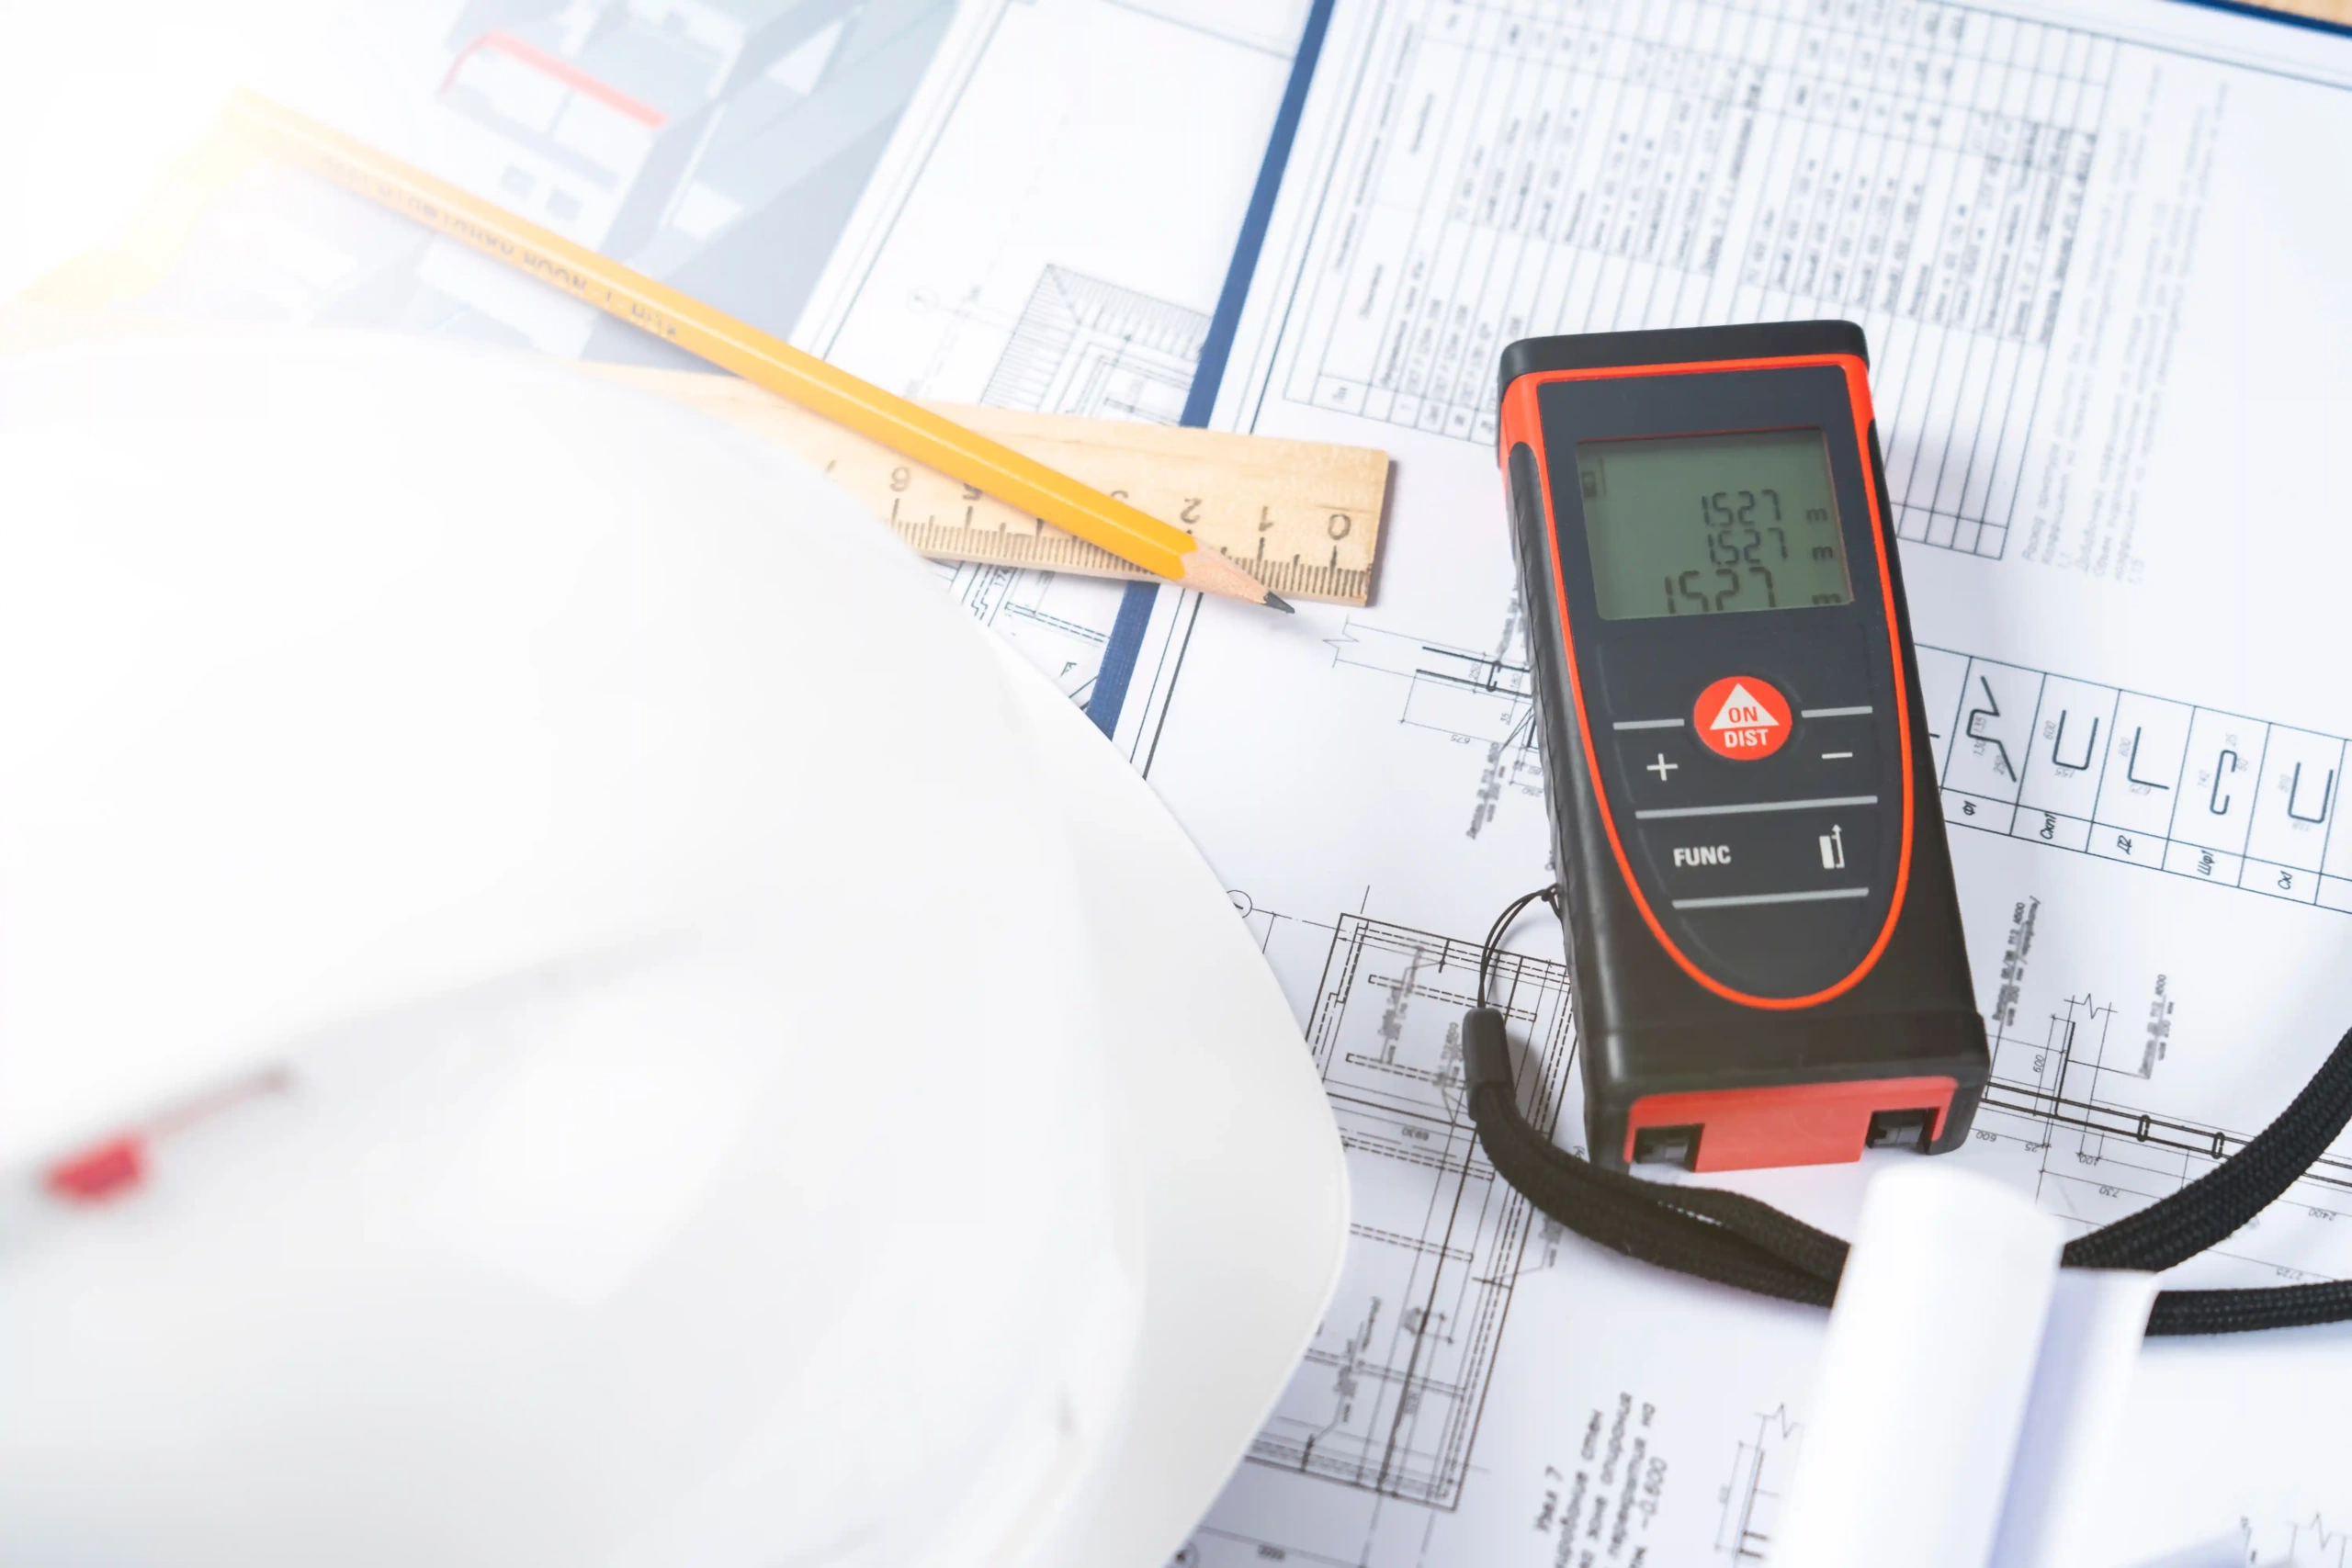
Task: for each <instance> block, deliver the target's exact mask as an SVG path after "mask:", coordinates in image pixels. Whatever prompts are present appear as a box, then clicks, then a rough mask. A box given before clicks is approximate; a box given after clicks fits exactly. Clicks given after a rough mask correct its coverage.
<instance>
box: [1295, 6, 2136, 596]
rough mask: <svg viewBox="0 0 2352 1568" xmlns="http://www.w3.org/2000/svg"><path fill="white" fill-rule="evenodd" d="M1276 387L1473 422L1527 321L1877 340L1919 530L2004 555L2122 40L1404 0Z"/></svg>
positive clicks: (1368, 93) (1337, 403)
mask: <svg viewBox="0 0 2352 1568" xmlns="http://www.w3.org/2000/svg"><path fill="white" fill-rule="evenodd" d="M1386 12H1387V15H1386V16H1385V18H1384V20H1383V22H1382V24H1381V28H1380V31H1379V36H1378V37H1377V39H1375V40H1374V43H1373V46H1372V49H1371V51H1370V52H1369V54H1368V55H1367V56H1366V66H1365V70H1364V73H1363V77H1362V78H1361V80H1360V81H1359V83H1358V85H1357V88H1356V92H1355V94H1354V96H1353V101H1352V103H1351V107H1350V112H1349V119H1350V124H1349V127H1348V130H1347V131H1346V133H1345V134H1346V143H1345V146H1344V149H1343V151H1342V152H1341V153H1340V158H1341V164H1342V166H1341V167H1340V169H1339V170H1338V171H1336V172H1337V173H1338V174H1339V175H1340V178H1337V179H1335V180H1334V181H1333V183H1332V185H1331V186H1330V189H1329V193H1328V195H1327V196H1326V198H1325V202H1326V206H1325V209H1324V210H1323V211H1321V212H1320V213H1319V214H1318V217H1317V222H1316V225H1315V238H1314V241H1313V244H1314V247H1315V254H1313V255H1311V256H1310V259H1309V262H1308V265H1307V268H1306V274H1305V279H1306V288H1305V290H1304V291H1303V293H1304V298H1303V299H1302V300H1301V301H1300V303H1302V304H1303V305H1304V306H1305V309H1306V321H1305V322H1304V333H1303V336H1302V344H1303V346H1302V350H1301V352H1300V354H1299V355H1298V356H1297V358H1296V359H1295V361H1294V362H1293V367H1292V371H1291V376H1290V382H1289V386H1288V388H1287V394H1288V396H1289V397H1291V398H1292V399H1294V400H1297V401H1300V402H1307V403H1313V404H1316V405H1317V406H1320V407H1324V408H1330V409H1337V410H1344V411H1346V412H1352V413H1360V414H1363V415H1367V416H1369V417H1371V418H1374V419H1378V420H1382V421H1385V422H1386V423H1394V424H1402V425H1408V426H1411V427H1413V428H1416V429H1419V430H1426V431H1433V432H1437V433H1440V434H1448V435H1454V436H1459V437H1462V438H1464V439H1465V440H1474V441H1481V442H1488V441H1492V440H1493V439H1494V435H1495V418H1494V416H1495V404H1494V381H1493V367H1494V364H1495V357H1496V355H1497V354H1498V352H1499V350H1500V349H1501V348H1502V346H1503V345H1504V344H1508V343H1510V341H1512V340H1513V339H1515V338H1521V337H1528V336H1538V335H1542V334H1545V333H1581V332H1606V331H1612V330H1623V329H1631V328H1638V327H1664V326H1682V325H1692V324H1696V323H1699V322H1702V321H1774V320H1785V319H1793V318H1800V317H1808V316H1838V317H1844V318H1846V319H1848V320H1851V321H1859V322H1860V323H1861V324H1862V326H1863V327H1864V328H1865V330H1867V331H1868V332H1869V333H1870V336H1871V344H1872V348H1873V353H1874V355H1875V357H1876V359H1877V361H1878V364H1877V367H1876V370H1875V374H1874V380H1875V382H1876V387H1877V395H1878V400H1879V420H1880V425H1881V428H1882V430H1883V431H1886V432H1890V433H1892V441H1891V444H1890V449H1889V451H1888V453H1887V466H1888V483H1889V486H1890V488H1891V490H1892V491H1893V494H1894V498H1895V502H1896V505H1895V512H1896V528H1897V531H1898V532H1899V533H1900V534H1901V535H1902V536H1903V537H1905V538H1906V539H1916V540H1918V541H1920V542H1922V543H1928V544H1935V545H1940V546H1945V547H1951V548H1955V549H1959V550H1962V551H1966V552H1971V553H1975V554H1981V555H1986V556H1999V555H2000V554H2002V552H2003V549H2004V547H2005V543H2006V540H2007V532H2008V526H2009V522H2010V519H2011V516H2012V514H2013V513H2015V511H2016V509H2017V506H2018V492H2019V485H2020V481H2021V479H2022V476H2023V474H2024V470H2025V458H2026V453H2027V446H2028V442H2027V436H2028V433H2029V430H2030V425H2031V423H2032V421H2033V418H2034V413H2035V410H2036V408H2037V406H2038V405H2039V403H2040V401H2041V389H2042V382H2043V379H2044V376H2045V372H2046V371H2047V369H2048V367H2049V361H2050V358H2051V340H2052V333H2053V331H2054V328H2055V323H2056V321H2057V319H2058V313H2059V305H2060V301H2061V299H2062V296H2063V292H2064V288H2065V284H2066V279H2067V273H2068V265H2069V262H2070V260H2071V259H2072V257H2073V254H2074V252H2075V239H2076V235H2077V232H2078V231H2079V229H2080V226H2081V223H2082V218H2083V204H2084V194H2085V190H2086V184H2087V181H2088V179H2089V175H2090V171H2091V166H2092V160H2093V156H2094V153H2095V152H2096V149H2097V147H2098V140H2099V126H2100V122H2101V118H2102V117H2103V115H2104V114H2105V112H2106V106H2107V97H2108V91H2107V89H2108V83H2109V78H2110V76H2111V75H2112V73H2113V68H2114V63H2115V53H2116V46H2115V44H2114V43H2113V41H2112V40H2110V39H2103V38H2098V37H2095V36H2093V35H2091V34H2088V33H2084V32H2080V31H2075V30H2073V29H2069V28H2058V27H2052V26H2048V25H2044V24H2039V23H2031V22H2023V21H2019V20H2017V19H2015V18H2012V17H2000V16H1996V15H1994V14H1992V13H1989V12H1985V11H1980V10H1974V9H1972V8H1969V7H1966V6H1951V5H1936V4H1926V3H1918V0H1900V3H1898V0H1679V3H1678V4H1674V5H1667V6H1657V5H1646V4H1637V3H1634V0H1568V3H1566V4H1564V5H1554V4H1549V3H1545V4H1535V3H1533V0H1400V3H1397V4H1394V5H1392V6H1388V7H1386Z"/></svg>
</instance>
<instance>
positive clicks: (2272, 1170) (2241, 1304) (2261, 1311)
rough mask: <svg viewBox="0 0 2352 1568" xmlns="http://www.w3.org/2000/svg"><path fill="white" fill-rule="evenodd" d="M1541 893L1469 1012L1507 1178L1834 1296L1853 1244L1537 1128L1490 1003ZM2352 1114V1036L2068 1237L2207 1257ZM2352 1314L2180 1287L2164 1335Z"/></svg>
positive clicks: (1641, 1253)
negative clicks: (2184, 1180)
mask: <svg viewBox="0 0 2352 1568" xmlns="http://www.w3.org/2000/svg"><path fill="white" fill-rule="evenodd" d="M1538 899H1541V900H1542V901H1543V902H1544V903H1545V904H1547V905H1549V906H1550V907H1551V908H1552V909H1553V910H1554V912H1555V913H1556V912H1557V911H1558V909H1559V907H1560V904H1559V888H1558V887H1557V886H1550V887H1541V888H1538V889H1536V890H1535V891H1534V892H1532V893H1527V894H1522V895H1521V897H1518V898H1516V899H1514V900H1512V902H1511V904H1510V908H1506V909H1505V910H1504V911H1503V912H1502V914H1501V916H1500V917H1499V918H1498V919H1497V920H1496V921H1495V923H1494V925H1493V927H1492V928H1491V929H1490V930H1489V931H1487V942H1486V945H1485V946H1484V947H1483V948H1481V949H1480V950H1479V953H1478V993H1477V1000H1478V1005H1477V1006H1476V1008H1474V1009H1472V1010H1471V1011H1470V1012H1469V1014H1468V1015H1467V1016H1466V1017H1465V1018H1464V1020H1463V1021H1462V1069H1463V1080H1464V1087H1465V1089H1467V1091H1468V1100H1469V1106H1470V1116H1471V1120H1472V1121H1473V1122H1476V1125H1477V1129H1478V1142H1479V1144H1480V1145H1481V1146H1482V1147H1484V1148H1485V1149H1486V1151H1487V1158H1488V1159H1489V1160H1491V1161H1493V1162H1494V1167H1495V1169H1496V1171H1497V1173H1498V1174H1499V1175H1500V1176H1501V1177H1502V1179H1504V1180H1506V1181H1508V1182H1510V1184H1511V1186H1513V1187H1514V1188H1516V1189H1518V1190H1519V1191H1520V1192H1521V1194H1523V1195H1524V1196H1525V1197H1526V1199H1527V1200H1528V1201H1530V1202H1532V1203H1533V1204H1534V1205H1535V1206H1536V1207H1537V1208H1538V1209H1541V1210H1542V1211H1543V1212H1544V1213H1546V1214H1549V1215H1550V1216H1551V1217H1552V1218H1553V1219H1555V1220H1557V1221H1558V1222H1559V1223H1560V1224H1564V1225H1566V1226H1567V1227H1568V1228H1569V1229H1570V1230H1572V1231H1575V1232H1576V1233H1577V1235H1581V1236H1584V1237H1586V1238H1587V1239H1589V1240H1591V1241H1597V1242H1599V1243H1600V1245H1601V1246H1603V1247H1611V1248H1614V1249H1615V1250H1617V1251H1619V1252H1622V1253H1623V1254H1625V1255H1626V1256H1627V1257H1629V1258H1640V1259H1642V1260H1643V1261H1644V1262H1645V1263H1655V1264H1657V1265H1658V1266H1660V1267H1662V1268H1667V1269H1678V1270H1679V1271H1680V1272H1682V1273H1685V1274H1693V1275H1696V1276H1698V1277H1699V1278H1700V1279H1702V1280H1715V1281H1716V1282H1718V1283H1720V1284H1725V1285H1736V1286H1737V1287H1738V1288H1740V1289H1741V1290H1745V1291H1753V1292H1756V1293H1757V1294H1758V1295H1766V1296H1775V1297H1778V1298H1779V1299H1781V1300H1782V1301H1792V1302H1802V1303H1806V1304H1808V1305H1813V1306H1825V1307H1826V1306H1827V1305H1828V1304H1829V1303H1830V1302H1831V1301H1832V1300H1833V1299H1834V1298H1835V1297H1836V1296H1837V1293H1838V1279H1839V1277H1840V1276H1841V1275H1842V1274H1843V1273H1844V1271H1845V1268H1846V1252H1847V1247H1846V1244H1845V1242H1843V1241H1841V1240H1839V1239H1838V1237H1836V1236H1834V1235H1830V1234H1829V1233H1828V1232H1826V1231H1824V1230H1817V1229H1815V1227H1813V1226H1812V1225H1809V1224H1805V1223H1804V1221H1802V1220H1800V1219H1798V1218H1796V1217H1795V1216H1794V1215H1792V1214H1785V1213H1781V1211H1780V1210H1778V1209H1775V1208H1773V1207H1772V1206H1771V1205H1770V1204H1769V1203H1765V1202H1760V1201H1758V1200H1756V1199H1754V1198H1749V1197H1746V1196H1744V1195H1742V1194H1740V1193H1737V1192H1725V1191H1723V1190H1720V1189H1716V1188H1710V1187H1671V1186H1667V1185H1665V1184H1663V1183H1660V1182H1655V1181H1644V1180H1642V1179H1639V1178H1638V1177H1633V1176H1628V1175H1625V1174H1624V1173H1623V1172H1621V1171H1613V1170H1605V1169H1603V1168H1600V1166H1597V1165H1594V1164H1593V1163H1591V1162H1590V1161H1589V1160H1583V1159H1578V1158H1577V1157H1576V1156H1574V1155H1571V1154H1569V1153H1568V1152H1567V1151H1566V1150H1565V1149H1563V1148H1561V1147H1559V1146H1558V1145H1555V1144H1554V1143H1553V1142H1552V1140H1551V1139H1549V1138H1548V1137H1546V1136H1544V1134H1542V1133H1540V1132H1538V1131H1537V1130H1536V1129H1535V1127H1534V1126H1533V1125H1532V1123H1531V1122H1529V1121H1528V1120H1527V1118H1526V1117H1525V1116H1524V1115H1522V1114H1521V1111H1520V1109H1519V1094H1518V1085H1517V1080H1516V1077H1515V1075H1514V1074H1513V1072H1512V1070H1511V1065H1510V1037H1509V1035H1508V1033H1507V1032H1506V1031H1505V1029H1504V1025H1503V1015H1502V1014H1501V1013H1500V1012H1498V1011H1497V1010H1494V1009H1493V1008H1492V1007H1489V1006H1488V1005H1487V980H1488V976H1489V975H1490V974H1491V973H1492V970H1493V967H1494V959H1495V953H1496V951H1497V949H1498V948H1499V947H1500V946H1501V944H1502V940H1503V937H1504V936H1505V935H1506V934H1508V933H1509V931H1510V927H1511V923H1512V922H1513V921H1515V920H1517V919H1519V917H1520V915H1521V913H1522V912H1523V911H1524V910H1525V909H1526V908H1527V907H1528V906H1529V905H1530V904H1532V903H1534V902H1536V901H1537V900H1538ZM2346 1122H2352V1032H2347V1033H2346V1035H2345V1036H2344V1038H2343V1039H2342V1040H2341V1041H2339V1042H2338V1043H2337V1044H2336V1047H2335V1050H2334V1051H2333V1052H2331V1053H2330V1054H2329V1055H2328V1058H2327V1060H2326V1062H2324V1064H2322V1066H2321V1067H2320V1070H2319V1071H2318V1072H2317V1073H2315V1074H2314V1075H2312V1080H2311V1081H2310V1082H2309V1083H2307V1084H2305V1085H2304V1086H2303V1088H2302V1091H2301V1093H2299V1094H2297V1095H2296V1096H2295V1098H2294V1100H2292V1101H2291V1102H2290V1104H2289V1105H2288V1107H2287V1109H2286V1110H2284V1111H2280V1112H2279V1113H2278V1119H2277V1120H2276V1121H2274V1122H2271V1123H2270V1125H2269V1126H2267V1127H2266V1128H2264V1129H2263V1130H2262V1132H2261V1133H2260V1134H2257V1135H2256V1137H2255V1138H2254V1140H2253V1141H2252V1142H2251V1143H2249V1144H2247V1145H2245V1148H2243V1149H2241V1150H2239V1151H2238V1152H2237V1153H2236V1154H2235V1155H2233V1156H2231V1157H2230V1158H2229V1159H2226V1160H2224V1161H2222V1163H2221V1164H2220V1165H2219V1166H2217V1167H2215V1168H2213V1169H2212V1170H2211V1171H2209V1172H2207V1173H2206V1174H2205V1175H2204V1176H2201V1177H2199V1179H2197V1180H2195V1181H2192V1182H2190V1183H2189V1184H2188V1186H2186V1187H2184V1188H2182V1189H2181V1190H2179V1191H2177V1192H2176V1193H2174V1194H2172V1195H2171V1196H2170V1197H2168V1198H2163V1199H2159V1200H2158V1201H2155V1202H2154V1203H2151V1204H2149V1205H2148V1206H2147V1207H2146V1208H2144V1209H2143V1210H2141V1211H2140V1212H2139V1213H2135V1214H2132V1215H2131V1216H2129V1217H2127V1218H2125V1219H2121V1220H2118V1221H2116V1222H2115V1223H2114V1224H2110V1225H2102V1226H2100V1227H2099V1228H2098V1230H2095V1231H2092V1232H2090V1233H2089V1234H2088V1235H2082V1236H2077V1237H2076V1238H2075V1240H2074V1241H2072V1242H2069V1243H2068V1244H2067V1246H2066V1249H2065V1251H2064V1253H2063V1254H2062V1255H2061V1260H2062V1261H2063V1262H2064V1264H2065V1265H2066V1266H2067V1267H2069V1268H2074V1269H2138V1270H2144V1271H2147V1272H2155V1271H2157V1270H2160V1269H2169V1268H2171V1267H2172V1266H2173V1265H2174V1264H2176V1263H2180V1262H2184V1261H2186V1260H2187V1259H2188V1258H2194V1257H2196V1256H2197V1255H2198V1254H2199V1253H2200V1252H2202V1251H2204V1250H2205V1249H2206V1248H2207V1247H2211V1246H2213V1245H2214V1244H2215V1243H2217V1242H2219V1241H2221V1240H2222V1239H2223V1238H2224V1237H2226V1236H2228V1235H2231V1234H2232V1233H2233V1232H2235V1231H2236V1230H2237V1229H2239V1227H2241V1226H2243V1225H2244V1224H2245V1223H2246V1222H2247V1221H2249V1220H2251V1219H2253V1218H2254V1217H2255V1216H2256V1214H2258V1213H2261V1212H2262V1211H2263V1210H2264V1209H2266V1208H2267V1207H2269V1205H2270V1204H2271V1203H2272V1201H2275V1200H2276V1199H2277V1198H2278V1196H2279V1194H2281V1193H2283V1192H2285V1191H2286V1190H2287V1189H2288V1188H2289V1187H2290V1186H2291V1185H2292V1184H2293V1183H2294V1181H2295V1180H2296V1179H2297V1178H2299V1177H2301V1175H2302V1174H2303V1173H2304V1172H2305V1171H2306V1170H2308V1169H2309V1168H2311V1165H2312V1161H2314V1160H2316V1159H2318V1158H2319V1156H2321V1155H2323V1154H2324V1153H2325V1152H2326V1151H2327V1148H2328V1145H2331V1144H2333V1143H2334V1142H2335V1139H2336V1137H2337V1135H2338V1134H2341V1133H2342V1132H2343V1131H2344V1128H2345V1124H2346ZM2347 1318H2352V1280H2330V1281H2327V1282H2325V1283H2322V1284H2312V1285H2287V1286H2281V1287H2278V1288H2276V1289H2271V1290H2251V1291H2165V1292H2161V1293H2159V1294H2158V1295H2157V1297H2156V1303H2155V1307H2154V1311H2153V1312H2152V1313H2151V1314H2149V1318H2148V1332H2149V1333H2150V1334H2151V1335H2176V1334H2244V1333H2249V1332H2252V1331H2254V1330H2256V1329H2263V1328H2290V1327H2301V1326H2304V1325H2311V1324H2318V1323H2340V1322H2343V1321H2345V1320H2346V1319H2347Z"/></svg>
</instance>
